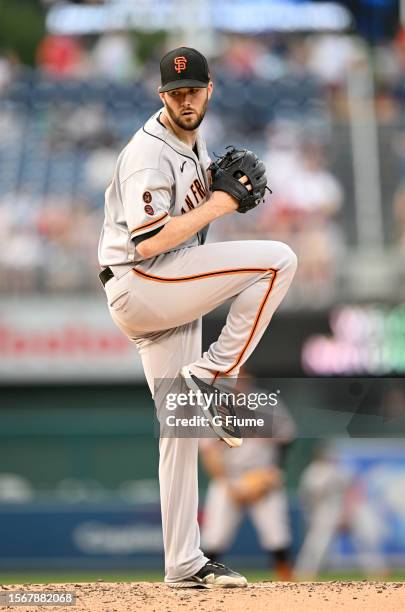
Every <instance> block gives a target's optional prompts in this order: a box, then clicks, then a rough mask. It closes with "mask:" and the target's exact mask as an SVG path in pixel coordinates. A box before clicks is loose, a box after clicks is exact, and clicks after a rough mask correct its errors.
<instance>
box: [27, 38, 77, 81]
mask: <svg viewBox="0 0 405 612" xmlns="http://www.w3.org/2000/svg"><path fill="white" fill-rule="evenodd" d="M86 61H87V58H86V55H85V52H84V50H83V48H82V47H81V45H80V43H79V40H78V39H77V37H76V38H75V37H72V36H56V35H47V36H45V38H44V39H43V40H42V41H41V42H40V44H39V46H38V49H37V64H38V66H39V68H41V69H42V70H43V71H44V72H45V73H46V74H49V75H50V76H53V77H78V76H80V75H81V74H83V72H84V70H83V69H84V66H85V64H86Z"/></svg>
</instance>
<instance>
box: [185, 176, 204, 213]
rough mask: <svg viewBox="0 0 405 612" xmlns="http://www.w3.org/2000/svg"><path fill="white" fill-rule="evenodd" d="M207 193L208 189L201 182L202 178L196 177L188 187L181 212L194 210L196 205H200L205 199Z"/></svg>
mask: <svg viewBox="0 0 405 612" xmlns="http://www.w3.org/2000/svg"><path fill="white" fill-rule="evenodd" d="M206 195H207V191H206V189H205V187H204V186H203V185H202V184H201V181H200V179H198V178H197V179H195V181H193V182H192V183H191V185H190V187H189V188H188V191H187V195H186V197H185V200H184V205H183V206H182V208H181V214H184V213H186V212H188V211H189V210H192V209H193V208H195V207H196V206H199V205H200V204H201V202H202V201H203V200H204V199H205V197H206Z"/></svg>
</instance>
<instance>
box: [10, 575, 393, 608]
mask: <svg viewBox="0 0 405 612" xmlns="http://www.w3.org/2000/svg"><path fill="white" fill-rule="evenodd" d="M11 591H19V592H27V591H28V592H32V591H40V592H41V593H55V592H64V593H65V592H67V591H71V592H74V593H75V594H76V598H77V599H76V605H75V606H70V607H68V606H53V605H49V604H48V605H47V606H38V605H30V606H26V605H19V606H15V605H13V606H4V605H1V606H0V609H1V610H16V611H17V610H18V611H19V612H33V610H48V611H49V610H52V611H53V612H68V611H70V612H73V611H76V610H77V611H78V610H86V611H87V612H124V611H125V612H134V611H137V610H140V611H142V612H161V611H164V612H175V611H177V610H182V611H184V612H188V611H189V610H190V611H191V610H192V611H195V612H197V611H198V612H229V611H230V612H233V611H235V612H239V611H241V612H242V611H243V612H262V611H263V612H264V611H265V612H269V611H270V610H274V611H277V612H284V611H285V612H306V611H308V612H326V611H327V612H331V611H333V612H334V611H335V610H338V611H339V610H350V612H355V611H357V610H359V611H360V610H361V611H362V612H364V610H367V612H399V611H400V610H405V583H402V582H370V581H367V580H363V581H361V582H339V581H333V582H300V583H293V582H288V583H285V582H284V583H281V582H258V583H254V584H250V585H249V586H248V587H247V588H244V589H243V588H241V589H183V590H173V589H170V588H169V587H167V586H165V585H164V584H162V583H153V582H133V583H129V582H125V583H124V582H117V583H106V582H96V583H88V584H87V583H81V584H48V585H46V584H23V585H0V598H1V601H4V599H3V598H4V596H5V595H6V594H7V593H10V592H11Z"/></svg>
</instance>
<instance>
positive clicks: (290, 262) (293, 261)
mask: <svg viewBox="0 0 405 612" xmlns="http://www.w3.org/2000/svg"><path fill="white" fill-rule="evenodd" d="M284 247H285V249H286V253H285V258H286V267H287V268H288V269H289V270H290V271H291V273H292V274H295V271H296V269H297V266H298V258H297V256H296V254H295V253H294V251H293V250H292V248H290V247H289V246H288V245H287V244H285V245H284Z"/></svg>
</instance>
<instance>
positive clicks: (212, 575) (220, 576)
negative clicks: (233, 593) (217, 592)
mask: <svg viewBox="0 0 405 612" xmlns="http://www.w3.org/2000/svg"><path fill="white" fill-rule="evenodd" d="M166 584H167V585H168V586H170V587H171V588H173V589H187V588H197V589H198V588H200V589H212V588H215V587H222V588H232V587H246V586H247V580H246V578H245V577H244V576H242V575H241V574H238V573H237V572H234V571H233V570H231V569H229V567H226V565H222V563H217V562H213V561H207V563H206V564H205V565H204V566H203V567H202V568H201V569H200V570H198V572H196V573H195V574H194V575H193V576H190V578H186V579H185V580H181V581H179V582H167V583H166Z"/></svg>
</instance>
